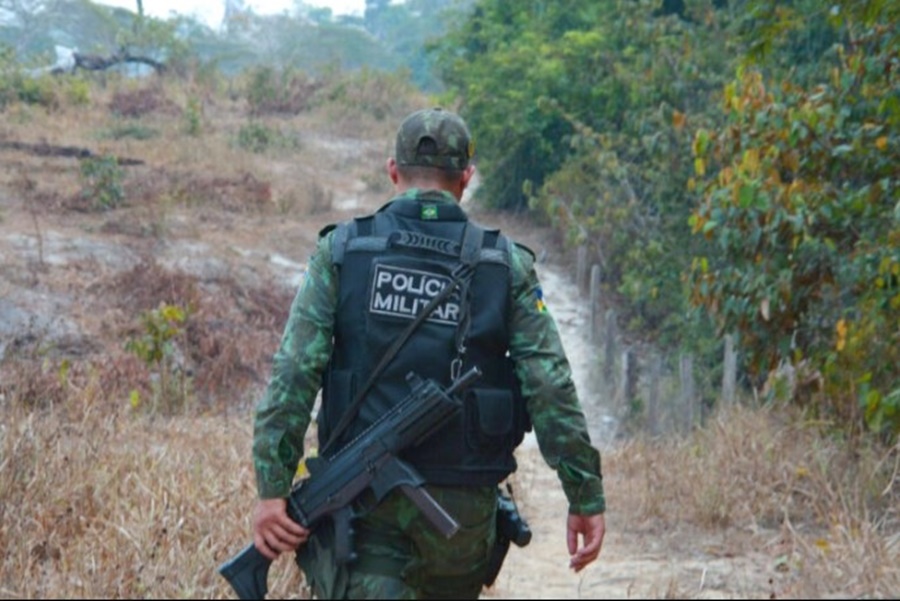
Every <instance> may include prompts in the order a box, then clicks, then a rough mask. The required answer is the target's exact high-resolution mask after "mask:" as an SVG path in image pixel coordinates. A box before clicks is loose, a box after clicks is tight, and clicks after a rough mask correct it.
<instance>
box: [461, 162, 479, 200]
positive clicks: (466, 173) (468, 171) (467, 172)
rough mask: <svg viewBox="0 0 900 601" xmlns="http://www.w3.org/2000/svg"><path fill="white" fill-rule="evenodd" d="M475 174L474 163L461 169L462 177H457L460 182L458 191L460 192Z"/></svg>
mask: <svg viewBox="0 0 900 601" xmlns="http://www.w3.org/2000/svg"><path fill="white" fill-rule="evenodd" d="M474 175H475V165H469V166H468V167H466V168H465V169H464V170H463V173H462V177H461V178H460V179H459V183H460V193H462V192H463V191H464V190H465V189H466V188H467V187H468V185H469V182H470V181H472V177H473V176H474Z"/></svg>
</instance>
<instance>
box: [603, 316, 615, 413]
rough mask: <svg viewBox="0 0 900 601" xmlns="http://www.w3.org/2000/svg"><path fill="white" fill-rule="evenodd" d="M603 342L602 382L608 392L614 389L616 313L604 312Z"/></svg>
mask: <svg viewBox="0 0 900 601" xmlns="http://www.w3.org/2000/svg"><path fill="white" fill-rule="evenodd" d="M604 336H605V339H604V344H603V383H604V384H605V385H606V387H607V388H606V389H607V390H608V391H609V392H610V394H611V395H612V394H615V391H616V372H615V365H616V336H617V334H616V313H615V311H613V310H612V309H610V310H609V311H607V312H606V332H605V334H604Z"/></svg>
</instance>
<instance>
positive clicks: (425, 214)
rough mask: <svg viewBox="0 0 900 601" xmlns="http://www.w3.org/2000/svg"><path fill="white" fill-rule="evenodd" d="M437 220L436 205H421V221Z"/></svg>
mask: <svg viewBox="0 0 900 601" xmlns="http://www.w3.org/2000/svg"><path fill="white" fill-rule="evenodd" d="M437 218H438V208H437V205H422V219H427V220H434V219H437Z"/></svg>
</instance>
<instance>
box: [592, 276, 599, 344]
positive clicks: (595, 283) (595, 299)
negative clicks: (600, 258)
mask: <svg viewBox="0 0 900 601" xmlns="http://www.w3.org/2000/svg"><path fill="white" fill-rule="evenodd" d="M590 307H591V335H590V340H591V342H596V340H597V334H598V333H599V330H600V266H599V265H594V266H593V267H591V304H590Z"/></svg>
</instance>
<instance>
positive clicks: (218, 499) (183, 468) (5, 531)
mask: <svg viewBox="0 0 900 601" xmlns="http://www.w3.org/2000/svg"><path fill="white" fill-rule="evenodd" d="M97 392H98V391H86V392H85V393H83V394H82V395H78V397H79V398H68V399H66V400H65V401H64V402H62V403H60V404H59V405H54V406H53V407H51V408H49V409H42V410H25V409H24V408H22V407H12V406H9V405H8V404H6V405H5V406H4V408H3V410H2V418H3V425H2V430H0V457H2V459H0V491H2V492H0V517H2V519H0V543H2V546H3V549H4V556H3V561H2V564H0V583H2V585H0V587H2V588H0V597H7V598H24V597H27V598H59V597H116V598H120V597H125V598H135V597H156V598H166V597H169V598H171V597H198V598H210V597H215V598H221V597H225V596H227V595H228V594H230V589H229V588H228V586H227V583H226V582H225V581H224V580H223V579H222V578H221V577H220V576H219V575H218V574H217V572H216V568H217V566H218V565H219V564H220V563H221V562H223V561H224V560H226V559H228V558H229V557H230V556H231V555H232V554H234V553H236V552H237V551H238V550H239V548H240V546H241V545H242V544H246V543H247V542H249V538H248V537H249V532H250V528H249V515H250V510H251V508H252V506H253V500H254V497H255V494H254V490H255V487H254V485H253V479H252V473H251V468H250V464H249V462H248V460H247V458H248V457H249V453H250V438H251V434H250V425H249V424H250V418H249V415H240V416H235V417H233V418H225V417H207V418H204V417H186V416H183V417H178V418H172V419H162V418H156V419H153V418H149V417H140V416H135V415H130V414H129V413H128V412H126V411H123V410H121V409H118V408H112V407H110V405H109V403H104V402H103V401H102V400H101V399H100V398H99V397H98V395H97ZM287 564H288V561H287V560H286V559H285V560H283V561H279V562H278V563H277V564H276V565H275V566H273V570H272V579H271V580H270V586H271V587H272V588H273V594H275V595H281V596H284V595H293V596H296V595H297V594H298V592H299V590H300V588H299V586H298V582H297V579H298V578H299V576H298V574H297V570H295V569H293V567H292V566H290V565H287Z"/></svg>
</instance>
